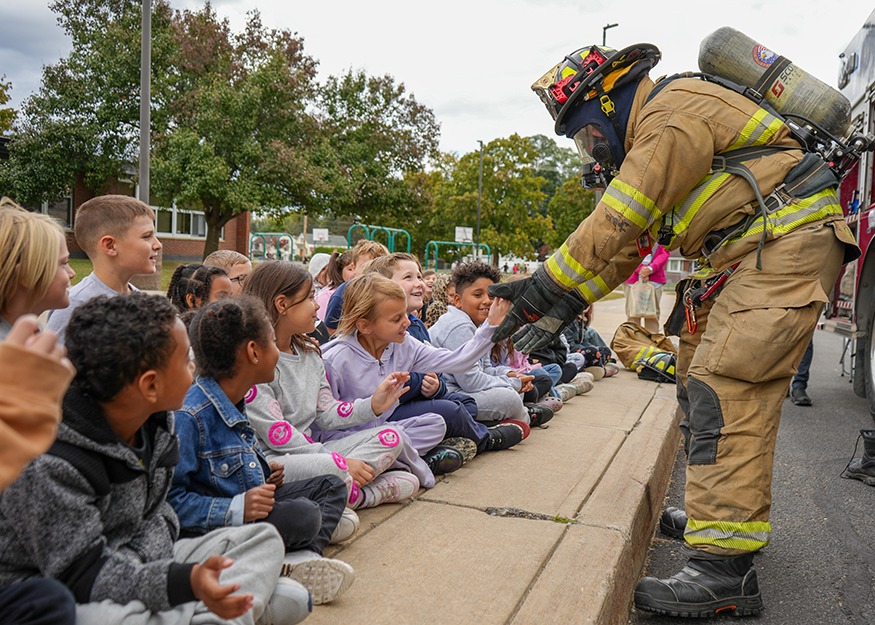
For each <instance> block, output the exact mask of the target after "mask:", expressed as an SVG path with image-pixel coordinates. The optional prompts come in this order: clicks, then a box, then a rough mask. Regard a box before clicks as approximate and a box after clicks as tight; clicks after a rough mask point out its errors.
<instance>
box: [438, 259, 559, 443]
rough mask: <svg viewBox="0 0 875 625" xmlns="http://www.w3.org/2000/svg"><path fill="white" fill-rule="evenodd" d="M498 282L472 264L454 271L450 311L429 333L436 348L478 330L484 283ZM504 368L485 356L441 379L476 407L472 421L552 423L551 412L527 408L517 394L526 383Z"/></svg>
mask: <svg viewBox="0 0 875 625" xmlns="http://www.w3.org/2000/svg"><path fill="white" fill-rule="evenodd" d="M500 280H501V273H499V271H498V269H497V268H495V267H492V266H491V265H487V264H486V263H482V262H479V261H475V262H472V263H467V264H463V265H459V266H457V267H456V268H455V269H454V270H453V277H452V280H451V284H452V285H454V286H455V294H454V295H453V304H454V305H453V306H450V307H449V308H448V310H447V312H446V314H444V315H443V316H442V317H441V318H440V319H438V321H437V322H436V323H435V324H434V325H433V326H432V327H431V328H430V330H429V334H431V338H432V341H433V342H434V344H435V345H437V346H439V347H444V348H446V349H456V348H458V347H459V346H461V345H464V344H465V343H467V342H468V341H470V340H471V337H472V336H473V335H474V333H475V331H477V328H478V326H480V324H482V323H483V321H484V320H485V319H486V317H487V315H488V314H489V311H490V306H491V305H492V298H491V297H490V296H489V293H488V292H487V290H486V289H487V287H488V286H489V285H490V284H495V283H497V282H499V281H500ZM522 376H523V374H520V373H517V372H516V371H514V370H513V369H511V368H510V367H508V366H505V365H500V366H497V367H496V366H493V364H492V362H491V360H490V355H486V356H485V357H484V358H483V360H481V361H480V362H477V363H475V364H474V365H473V366H472V367H471V368H470V369H468V370H467V371H464V372H459V373H455V374H453V375H447V376H446V381H447V386H448V387H449V388H450V389H451V390H454V391H458V392H460V393H464V394H466V395H470V396H471V397H473V398H474V401H476V402H477V413H478V414H477V419H478V420H480V421H483V422H487V423H494V422H498V421H502V420H504V419H516V420H519V421H523V422H524V423H528V424H529V425H531V426H541V425H543V424H545V423H547V421H549V420H550V419H552V418H553V411H552V410H551V409H550V408H549V407H547V406H544V405H542V404H534V405H532V406H529V407H528V408H527V407H526V406H524V405H523V400H522V397H520V393H521V392H525V391H527V390H529V388H530V385H531V381H530V380H528V379H526V378H528V377H529V376H526V377H525V378H524V377H522Z"/></svg>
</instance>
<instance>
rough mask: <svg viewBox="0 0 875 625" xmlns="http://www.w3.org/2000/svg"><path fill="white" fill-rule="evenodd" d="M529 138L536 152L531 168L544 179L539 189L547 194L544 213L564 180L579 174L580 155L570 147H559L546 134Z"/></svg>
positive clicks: (576, 176)
mask: <svg viewBox="0 0 875 625" xmlns="http://www.w3.org/2000/svg"><path fill="white" fill-rule="evenodd" d="M531 140H532V143H533V145H534V148H535V151H536V152H537V154H538V156H537V158H536V159H535V162H534V163H533V164H532V169H533V170H534V171H535V173H536V174H537V175H539V176H541V177H542V178H544V180H545V182H544V186H543V187H541V191H543V192H544V194H545V195H546V196H547V197H546V198H545V199H544V203H543V208H544V214H546V209H547V205H548V204H549V203H550V200H551V199H552V198H553V196H554V195H556V192H557V191H558V190H559V189H560V187H562V185H563V184H564V183H565V181H566V180H569V179H571V178H575V179H576V178H578V177H579V176H580V157H579V156H578V155H577V152H575V151H574V150H573V149H571V148H564V147H559V146H558V145H556V141H554V140H553V139H551V138H550V137H548V136H546V135H535V136H533V137H531Z"/></svg>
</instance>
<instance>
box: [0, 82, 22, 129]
mask: <svg viewBox="0 0 875 625" xmlns="http://www.w3.org/2000/svg"><path fill="white" fill-rule="evenodd" d="M4 80H6V74H3V76H0V104H6V103H7V102H9V100H11V99H12V96H10V95H9V92H10V91H12V83H11V82H3V81H4ZM17 114H18V112H17V111H16V110H15V109H13V108H0V133H4V132H6V131H8V130H9V129H10V128H12V123H13V122H14V121H15V117H16V115H17Z"/></svg>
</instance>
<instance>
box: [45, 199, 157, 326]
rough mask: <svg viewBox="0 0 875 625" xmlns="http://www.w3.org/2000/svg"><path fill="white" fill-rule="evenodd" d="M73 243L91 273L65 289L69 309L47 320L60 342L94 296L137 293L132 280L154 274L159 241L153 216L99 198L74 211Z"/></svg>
mask: <svg viewBox="0 0 875 625" xmlns="http://www.w3.org/2000/svg"><path fill="white" fill-rule="evenodd" d="M73 231H74V232H75V234H76V241H77V242H78V243H79V246H80V247H81V248H82V249H83V250H85V253H86V254H87V255H88V258H89V259H91V262H92V263H93V264H94V271H92V272H91V273H90V274H88V275H87V276H85V277H84V278H83V279H82V281H81V282H80V283H79V284H77V285H76V286H74V287H73V288H72V289H70V304H69V306H67V307H66V308H64V309H61V310H56V311H54V312H52V313H51V314H50V315H49V320H48V323H47V324H46V328H47V329H48V330H52V331H54V332H55V333H57V335H58V342H60V343H63V342H64V332H65V331H66V329H67V323H68V322H69V321H70V316H71V315H72V314H73V311H74V310H75V309H76V307H77V306H79V305H80V304H83V303H85V302H87V301H88V300H90V299H91V298H92V297H96V296H98V295H106V296H107V297H114V296H116V295H119V294H123V293H131V292H133V291H136V290H137V289H136V287H134V285H132V284H131V283H130V280H131V278H133V277H134V276H136V275H141V274H153V273H155V270H156V264H157V259H158V252H159V251H161V242H160V241H159V240H158V237H156V236H155V212H154V211H153V210H152V209H151V208H149V206H147V205H146V204H144V203H143V202H141V201H139V200H137V199H134V198H132V197H128V196H126V195H101V196H98V197H95V198H92V199H90V200H88V201H87V202H85V203H84V204H83V205H82V206H80V207H79V210H77V211H76V221H75V223H74V224H73Z"/></svg>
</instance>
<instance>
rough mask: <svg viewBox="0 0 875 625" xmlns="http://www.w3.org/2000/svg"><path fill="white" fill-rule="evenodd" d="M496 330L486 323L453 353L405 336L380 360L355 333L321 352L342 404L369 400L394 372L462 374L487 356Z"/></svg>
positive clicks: (326, 370) (358, 427)
mask: <svg viewBox="0 0 875 625" xmlns="http://www.w3.org/2000/svg"><path fill="white" fill-rule="evenodd" d="M497 327H498V326H492V325H489V323H488V322H485V323H484V324H483V325H481V326H480V328H478V329H477V331H476V332H475V333H474V336H473V338H472V339H471V340H470V341H467V342H466V343H465V344H464V345H462V346H460V347H459V348H458V349H456V350H455V351H451V350H448V349H440V348H437V347H432V346H431V345H426V344H425V343H422V342H421V341H417V340H416V339H413V338H411V337H409V336H408V337H406V338H405V339H404V342H403V343H389V345H388V346H387V347H386V349H385V350H384V351H383V353H382V354H381V356H380V359H379V360H377V359H376V358H374V357H373V356H371V355H370V354H369V353H368V352H367V351H366V350H365V348H364V347H362V346H361V344H360V343H359V342H358V333H357V332H356V333H355V334H352V335H347V336H341V337H339V338H336V339H334V340H333V341H331V342H330V343H328V345H326V346H325V347H324V349H323V352H322V357H323V359H324V361H325V373H326V374H327V375H328V383H329V384H330V385H331V391H332V393H333V394H334V396H335V397H337V398H339V399H341V400H343V401H354V400H356V399H359V398H362V397H370V396H371V395H373V394H374V391H375V390H376V389H377V387H378V386H379V385H380V383H381V382H382V381H383V380H384V379H385V378H386V376H387V375H389V374H390V373H393V372H395V371H415V372H417V373H428V372H431V371H434V372H438V373H462V372H465V371H467V370H468V369H470V368H471V365H473V364H474V363H476V362H477V361H478V360H480V358H482V357H483V356H485V355H486V354H488V353H489V351H490V349H492V335H493V334H495V330H496V328H497ZM397 405H398V404H397V403H396V404H395V405H393V406H392V407H391V408H389V409H388V410H387V411H386V412H384V413H383V414H382V415H380V417H379V420H380V422H382V423H385V421H386V419H388V418H389V416H390V415H391V414H392V412H393V411H394V410H395V407H396V406H397ZM366 427H369V426H367V425H363V426H357V427H351V428H346V429H347V430H348V431H350V430H360V429H364V428H366ZM370 427H373V425H371V426H370Z"/></svg>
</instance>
